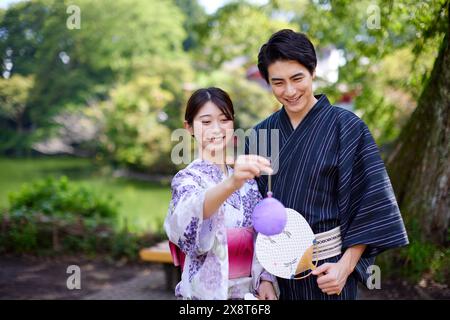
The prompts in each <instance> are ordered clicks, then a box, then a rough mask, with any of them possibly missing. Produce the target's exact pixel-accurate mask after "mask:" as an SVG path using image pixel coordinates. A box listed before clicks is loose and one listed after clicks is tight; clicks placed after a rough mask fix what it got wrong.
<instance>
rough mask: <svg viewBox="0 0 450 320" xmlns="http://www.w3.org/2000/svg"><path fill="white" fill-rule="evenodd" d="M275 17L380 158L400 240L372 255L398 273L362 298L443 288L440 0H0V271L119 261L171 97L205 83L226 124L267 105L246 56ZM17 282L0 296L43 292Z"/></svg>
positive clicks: (155, 173) (445, 292)
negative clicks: (232, 116) (61, 262)
mask: <svg viewBox="0 0 450 320" xmlns="http://www.w3.org/2000/svg"><path fill="white" fill-rule="evenodd" d="M283 28H290V29H293V30H295V31H299V32H304V33H306V34H307V35H308V36H309V37H310V39H311V40H312V42H313V44H314V45H315V47H316V50H317V55H318V59H319V60H318V68H317V78H316V81H315V84H314V86H315V87H314V90H315V93H316V94H317V93H326V94H327V95H328V97H329V99H330V101H331V102H332V103H333V104H334V105H337V106H341V107H344V108H347V109H349V110H351V111H353V112H354V113H356V114H357V115H358V116H359V117H361V118H362V119H363V120H364V121H365V122H366V123H367V125H368V126H369V128H370V130H371V132H372V133H373V135H374V137H375V139H376V142H377V144H378V146H379V147H380V150H381V152H382V155H383V158H384V160H385V162H386V165H387V168H388V171H389V175H390V177H391V179H392V183H393V186H394V190H395V193H396V196H397V200H398V202H399V205H400V208H401V211H402V215H403V218H404V220H405V223H406V226H407V230H408V234H409V237H410V242H411V244H410V245H409V246H408V247H406V248H402V249H397V250H393V251H392V252H387V253H384V254H382V255H381V256H380V257H379V258H378V259H377V264H378V265H379V266H380V268H381V271H382V286H383V284H385V287H384V288H389V286H391V287H392V288H394V287H395V288H403V289H398V292H397V293H395V295H394V296H388V295H387V293H386V295H384V296H383V295H381V296H379V298H388V297H394V298H412V299H415V298H450V294H449V289H448V286H449V284H450V283H449V282H450V277H449V265H450V263H449V262H450V249H449V246H448V244H449V239H450V238H449V231H448V230H449V229H448V226H449V219H450V210H449V206H450V205H449V202H450V200H449V194H448V193H449V180H450V165H449V164H450V158H449V157H450V156H449V149H450V148H449V147H450V142H449V137H450V121H449V120H450V110H449V108H450V101H449V98H450V94H449V88H450V74H449V70H450V67H449V59H450V57H449V48H448V47H449V38H448V37H449V1H448V0H426V1H412V0H411V1H409V0H396V1H388V0H378V1H366V0H362V1H357V2H354V1H350V0H337V1H327V0H271V1H270V0H253V1H251V0H248V1H227V0H215V1H208V0H164V1H157V0H114V1H107V0H96V1H92V0H91V1H89V0H76V1H64V0H35V1H16V0H8V1H0V62H1V65H0V210H1V211H0V214H1V215H0V231H1V233H0V282H2V281H6V280H5V279H7V278H11V277H10V276H11V274H16V273H17V272H19V271H17V270H22V269H20V268H22V267H23V265H24V264H25V265H27V263H29V264H28V266H29V267H30V268H31V267H32V266H35V265H36V263H41V262H42V261H43V260H42V259H50V258H52V259H64V257H74V256H77V257H81V256H82V257H84V258H83V259H88V260H89V261H99V260H98V259H101V261H104V260H105V259H106V260H107V261H110V262H112V263H116V262H117V261H120V263H121V264H120V266H122V267H123V266H124V265H128V266H131V267H130V268H137V266H136V265H133V261H138V252H139V249H141V248H143V247H146V246H150V245H152V244H154V243H157V242H158V241H159V240H161V239H163V238H164V233H163V230H162V223H163V220H164V217H165V215H166V212H167V208H168V203H169V200H170V179H171V176H172V175H173V174H174V173H175V172H176V171H177V170H179V169H180V168H181V167H179V166H178V167H177V166H175V165H174V164H173V163H172V162H171V160H170V152H171V149H172V147H173V145H174V144H175V143H177V142H172V141H171V139H170V135H171V133H172V131H173V130H174V129H177V128H180V127H182V121H183V116H184V108H185V103H186V101H187V98H188V97H189V95H190V94H191V93H192V92H193V91H194V90H195V89H197V88H199V87H204V86H219V87H221V88H223V89H224V90H226V91H227V92H228V93H229V94H230V96H231V98H232V100H233V102H234V104H235V109H236V113H237V123H236V125H235V127H237V128H244V129H247V128H250V127H252V126H253V125H254V124H256V123H257V122H258V121H260V120H262V119H264V118H265V117H267V116H268V115H269V114H271V113H272V112H274V111H276V110H277V109H278V108H279V107H280V106H279V104H278V103H277V102H276V101H275V100H274V98H273V97H272V94H271V92H270V88H269V87H268V86H267V84H266V83H265V82H264V80H263V79H262V77H261V75H260V74H259V72H258V69H257V67H256V62H257V54H258V51H259V48H260V46H261V45H262V44H263V43H265V42H266V41H267V40H268V38H269V37H270V35H271V34H272V33H274V32H276V31H278V30H280V29H283ZM24 257H25V258H24ZM23 259H31V261H33V262H31V263H30V262H29V261H30V260H26V261H28V262H23V261H24V260H23ZM35 259H37V260H35ZM70 259H72V258H70ZM80 259H81V258H80ZM96 259H97V260H96ZM2 261H3V267H2ZM52 261H54V260H52ZM47 267H48V268H49V269H51V265H50V266H47ZM43 268H44V269H45V267H43ZM7 270H8V271H7ZM23 270H25V269H23ZM26 270H29V269H26ZM122 270H124V269H122ZM133 270H134V269H133ZM2 272H3V273H2ZM8 272H9V273H8ZM114 272H117V270H116V271H114ZM133 272H134V271H133ZM133 272H129V275H130V277H131V274H132V273H133ZM30 274H32V272H30ZM107 277H109V276H107ZM13 278H14V277H13ZM116 278H120V276H116ZM108 279H109V278H108ZM389 281H391V282H389ZM43 286H45V284H43ZM0 287H2V286H1V285H0ZM18 288H19V287H18V286H17V283H15V285H13V284H10V285H6V282H3V291H2V289H1V288H0V298H14V297H25V298H30V297H34V298H36V297H37V298H46V297H47V298H48V297H52V295H49V296H48V295H45V294H44V293H43V294H42V295H40V296H39V295H38V296H36V295H33V294H31V293H29V294H28V293H23V294H22V293H21V292H20V289H18ZM23 290H25V289H23ZM93 290H94V289H93ZM25 291H26V290H25ZM27 294H28V295H27ZM53 297H63V298H64V297H65V296H64V295H59V296H58V295H56V296H53Z"/></svg>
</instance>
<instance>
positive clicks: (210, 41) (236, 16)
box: [197, 1, 292, 68]
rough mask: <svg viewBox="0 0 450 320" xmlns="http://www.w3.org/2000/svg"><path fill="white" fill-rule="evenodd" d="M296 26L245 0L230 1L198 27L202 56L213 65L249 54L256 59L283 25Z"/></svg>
mask: <svg viewBox="0 0 450 320" xmlns="http://www.w3.org/2000/svg"><path fill="white" fill-rule="evenodd" d="M286 27H292V25H290V24H289V23H287V22H285V21H283V20H278V19H273V18H271V17H270V14H269V13H268V12H266V11H264V10H262V9H261V8H260V7H258V6H255V5H251V4H249V3H247V2H245V1H237V2H232V3H229V4H226V5H225V6H223V7H222V8H220V9H219V10H217V12H216V13H215V14H214V15H212V16H211V17H210V18H209V19H208V21H207V22H206V24H204V25H203V27H201V28H198V30H199V33H200V42H201V45H200V46H199V47H200V50H199V54H198V57H197V58H198V59H201V60H203V61H204V60H205V59H206V61H205V65H206V66H207V67H209V68H218V67H220V65H221V64H222V63H223V62H224V61H229V60H232V59H234V58H237V57H246V58H248V60H249V61H250V62H252V63H255V62H256V60H257V55H258V51H259V49H260V47H261V46H262V44H263V43H264V42H265V41H267V39H268V38H269V37H270V35H271V34H272V33H274V32H276V31H278V30H280V29H283V28H286Z"/></svg>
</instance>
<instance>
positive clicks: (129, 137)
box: [86, 76, 173, 173]
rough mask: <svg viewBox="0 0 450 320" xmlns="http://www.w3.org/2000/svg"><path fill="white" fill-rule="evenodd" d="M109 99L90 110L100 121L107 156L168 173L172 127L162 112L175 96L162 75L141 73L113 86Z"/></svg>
mask: <svg viewBox="0 0 450 320" xmlns="http://www.w3.org/2000/svg"><path fill="white" fill-rule="evenodd" d="M109 96H110V99H109V100H108V101H104V102H100V103H99V104H97V105H94V106H92V107H91V108H90V109H88V110H87V111H86V112H87V114H89V115H91V116H92V117H93V118H94V119H95V120H96V122H97V123H99V124H100V127H101V129H100V136H99V137H98V142H99V144H100V150H101V151H102V153H103V155H104V157H106V159H108V160H110V162H112V163H114V164H116V165H118V166H124V167H129V168H133V169H138V170H141V171H147V172H158V173H161V172H167V171H169V170H170V169H173V168H172V167H171V166H170V163H171V162H170V150H171V143H170V141H169V137H170V130H169V129H168V128H167V127H166V126H165V125H164V124H162V122H163V121H162V119H161V113H162V111H163V108H164V106H165V105H166V104H167V103H169V102H170V101H171V100H172V99H173V95H172V94H171V93H170V92H168V91H166V90H164V89H162V87H161V79H160V78H158V77H145V76H138V77H137V78H136V79H133V80H132V81H130V82H128V83H127V84H122V85H118V86H117V87H116V88H113V89H111V92H110V94H109Z"/></svg>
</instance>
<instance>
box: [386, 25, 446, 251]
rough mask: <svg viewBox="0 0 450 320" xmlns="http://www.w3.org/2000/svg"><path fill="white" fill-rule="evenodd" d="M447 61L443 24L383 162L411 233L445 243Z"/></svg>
mask: <svg viewBox="0 0 450 320" xmlns="http://www.w3.org/2000/svg"><path fill="white" fill-rule="evenodd" d="M449 60H450V53H449V28H447V29H446V35H445V37H444V40H443V43H442V45H441V47H440V49H439V55H438V57H437V59H436V61H435V63H434V66H433V70H432V72H431V75H430V78H429V80H428V82H427V84H426V85H425V87H424V90H423V91H422V94H421V96H420V98H419V101H418V104H417V108H416V110H415V111H414V113H413V114H412V115H411V118H410V119H409V121H408V123H407V124H406V126H405V127H404V128H403V129H402V132H401V133H400V136H399V139H398V142H397V143H396V146H395V148H394V150H393V152H392V154H391V155H390V157H389V159H388V161H387V166H388V171H389V175H390V177H391V180H392V184H393V187H394V190H395V193H396V196H397V200H398V203H399V206H400V210H401V212H402V216H403V218H404V219H405V223H406V225H407V229H408V232H409V233H410V236H411V237H418V239H420V240H422V241H427V242H432V243H435V244H437V245H446V244H447V243H448V227H449V219H450V201H449V200H450V199H449V198H450V197H449V182H450V157H449V149H450V121H449V117H450V111H449V109H450V92H449V88H450V63H449V62H450V61H449ZM415 239H417V238H415Z"/></svg>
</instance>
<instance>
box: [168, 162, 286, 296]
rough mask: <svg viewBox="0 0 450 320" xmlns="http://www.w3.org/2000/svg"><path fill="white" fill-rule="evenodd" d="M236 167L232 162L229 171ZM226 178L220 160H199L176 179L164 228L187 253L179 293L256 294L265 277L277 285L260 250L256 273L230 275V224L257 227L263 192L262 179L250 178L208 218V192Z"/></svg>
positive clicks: (197, 294) (180, 294) (254, 271)
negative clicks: (256, 213) (262, 262)
mask: <svg viewBox="0 0 450 320" xmlns="http://www.w3.org/2000/svg"><path fill="white" fill-rule="evenodd" d="M232 172H233V169H232V168H231V167H228V173H229V174H232ZM225 178H226V176H225V174H224V173H223V172H222V170H221V169H220V168H219V167H218V166H217V165H215V164H213V163H212V162H209V161H206V160H201V159H197V160H194V161H193V162H192V163H191V164H189V165H188V166H187V167H186V168H185V169H183V170H181V171H179V172H178V173H177V174H176V175H175V176H174V178H173V180H172V200H171V202H170V206H169V211H168V214H167V217H166V220H165V222H164V229H165V231H166V233H167V236H168V238H169V240H170V241H171V242H173V243H174V244H176V245H177V246H178V247H179V248H180V249H181V251H183V252H184V253H185V254H186V260H185V264H184V269H183V273H182V276H181V281H180V283H178V285H177V286H176V288H175V295H176V296H177V297H178V298H183V299H208V300H216V299H218V300H225V299H242V298H243V297H244V295H245V294H246V293H248V292H250V293H253V294H255V293H256V291H257V289H258V287H259V283H260V281H261V280H268V281H271V282H272V283H273V284H274V286H276V278H275V277H274V276H273V275H271V274H269V273H268V272H266V271H265V270H264V269H263V267H262V266H261V265H260V263H259V262H258V261H257V259H256V255H253V263H252V268H251V277H244V278H236V279H228V246H227V228H236V227H251V226H252V220H251V214H252V211H253V208H254V207H255V205H256V204H257V203H258V202H259V201H260V200H261V194H260V193H259V191H258V187H257V184H256V182H255V181H254V180H249V181H248V182H247V183H245V185H244V186H243V187H242V188H241V189H240V190H237V191H236V192H234V193H233V194H232V195H231V196H230V197H229V198H228V199H227V200H226V201H225V202H224V203H223V204H222V205H221V206H220V208H219V209H218V210H217V212H215V213H214V214H213V215H212V216H211V217H210V218H208V219H203V202H204V199H205V193H206V191H207V190H208V189H209V188H211V187H214V186H215V185H217V184H218V183H220V182H221V181H223V180H224V179H225ZM251 230H252V232H253V233H254V231H253V229H251ZM253 238H254V239H255V235H254V237H253ZM276 290H277V291H278V287H276Z"/></svg>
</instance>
